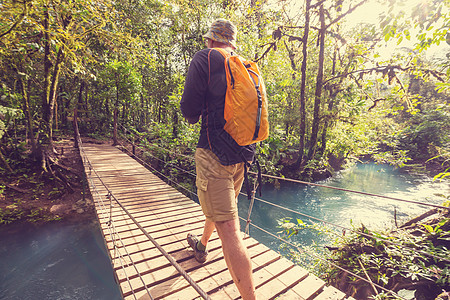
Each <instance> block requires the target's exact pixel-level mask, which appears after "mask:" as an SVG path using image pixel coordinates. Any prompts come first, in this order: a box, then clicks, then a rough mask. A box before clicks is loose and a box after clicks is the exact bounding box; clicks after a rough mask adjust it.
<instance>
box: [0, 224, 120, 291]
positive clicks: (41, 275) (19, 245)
mask: <svg viewBox="0 0 450 300" xmlns="http://www.w3.org/2000/svg"><path fill="white" fill-rule="evenodd" d="M0 299H8V300H9V299H11V300H13V299H18V300H19V299H20V300H26V299H33V300H35V299H58V300H62V299H67V300H68V299H71V300H77V299H80V300H81V299H83V300H86V299H96V300H97V299H98V300H102V299H105V300H107V299H108V300H114V299H121V295H120V291H119V288H118V286H117V284H116V282H115V280H114V277H113V270H112V267H111V263H110V261H109V258H108V256H107V254H106V248H105V245H104V242H103V238H102V236H101V233H100V229H99V225H98V223H96V222H91V223H89V222H88V223H83V224H76V225H74V224H68V223H62V222H55V223H50V224H45V225H43V226H39V227H34V226H30V225H26V226H23V225H20V226H13V227H10V226H8V227H6V228H3V227H1V228H0Z"/></svg>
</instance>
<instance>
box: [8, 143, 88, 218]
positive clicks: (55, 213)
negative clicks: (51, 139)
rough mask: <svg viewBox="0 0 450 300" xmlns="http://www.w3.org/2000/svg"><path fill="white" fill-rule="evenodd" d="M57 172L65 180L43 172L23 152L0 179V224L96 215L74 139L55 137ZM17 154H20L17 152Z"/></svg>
mask: <svg viewBox="0 0 450 300" xmlns="http://www.w3.org/2000/svg"><path fill="white" fill-rule="evenodd" d="M55 147H56V150H57V154H56V158H57V162H58V165H59V167H58V172H61V173H62V174H64V176H65V178H66V179H67V182H66V183H62V182H61V181H60V180H56V179H55V178H53V177H51V176H47V175H43V174H42V172H41V171H40V166H39V165H37V164H36V163H35V162H33V161H31V160H29V159H28V158H26V156H25V155H24V156H23V157H22V159H18V160H17V161H18V163H17V164H16V165H15V166H14V169H13V170H14V172H13V173H12V174H5V176H2V177H3V179H2V180H1V182H0V226H5V225H8V224H12V223H20V222H24V223H33V224H42V223H46V222H51V221H58V220H62V219H64V220H68V221H74V222H77V221H83V220H92V219H94V218H95V211H94V205H93V201H92V197H91V195H90V193H89V189H88V187H87V183H86V182H85V180H84V176H83V172H84V170H83V162H82V160H81V157H80V155H79V151H78V149H77V148H74V142H73V139H70V138H67V137H62V138H60V139H59V140H58V141H55ZM19 155H20V154H19Z"/></svg>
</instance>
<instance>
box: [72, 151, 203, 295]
mask: <svg viewBox="0 0 450 300" xmlns="http://www.w3.org/2000/svg"><path fill="white" fill-rule="evenodd" d="M79 146H80V149H82V146H81V144H80V143H79ZM87 161H88V162H89V166H90V167H92V165H91V163H90V161H89V160H87ZM92 170H93V171H94V173H95V175H96V176H97V179H98V180H99V181H100V182H101V183H102V185H103V186H104V188H105V189H106V190H107V191H108V193H109V195H110V196H111V197H112V198H113V199H114V200H115V201H116V203H117V204H118V205H119V206H120V207H121V208H122V210H123V211H124V212H125V213H126V214H127V215H128V217H129V218H130V219H131V220H132V221H133V222H134V224H135V225H136V226H137V227H138V228H139V229H140V230H141V231H142V233H143V234H144V235H145V236H146V237H147V238H148V239H149V240H150V241H151V242H152V243H153V244H154V245H155V247H156V248H157V249H158V250H159V251H160V252H161V254H162V255H163V256H164V257H165V258H166V259H167V260H168V261H169V262H170V263H171V265H172V266H173V267H175V269H176V270H177V271H178V272H179V273H180V274H181V275H182V276H183V277H184V278H185V279H186V281H187V282H188V283H189V284H190V285H191V286H192V287H193V288H194V289H195V290H196V291H197V293H199V295H200V296H201V297H202V298H204V299H209V300H210V299H211V298H210V297H209V296H208V294H207V293H206V292H205V291H203V289H202V288H201V287H200V286H199V285H198V284H197V283H196V282H195V281H194V280H193V279H192V278H191V277H190V276H189V275H188V274H187V273H186V271H185V270H184V269H183V268H182V267H181V266H180V265H179V264H178V263H177V262H176V261H175V260H174V259H173V258H172V257H171V256H170V255H169V254H168V253H167V252H166V251H165V250H164V248H162V247H161V246H160V245H159V244H158V242H157V241H156V240H155V239H154V238H153V237H152V236H151V235H150V234H149V233H148V232H147V231H146V230H145V229H144V228H143V227H142V226H141V225H140V224H139V222H138V221H137V220H136V219H135V218H134V217H133V216H132V215H131V213H130V212H129V211H128V210H127V209H126V208H125V207H124V206H123V205H122V203H120V201H119V200H118V199H117V198H116V196H114V194H113V193H112V192H111V190H110V189H109V188H108V186H107V185H106V184H105V182H104V181H103V180H102V179H101V177H100V176H99V174H98V173H97V171H96V170H95V169H94V168H93V167H92ZM130 259H131V258H130ZM131 261H132V262H133V260H132V259H131ZM133 265H134V263H133ZM138 274H139V277H141V275H140V273H139V272H138ZM141 279H142V277H141ZM143 284H144V287H145V288H146V289H147V286H146V284H145V282H143ZM132 290H133V289H132ZM147 291H148V290H147ZM133 293H134V292H133ZM148 293H149V295H150V292H149V291H148ZM150 297H151V295H150Z"/></svg>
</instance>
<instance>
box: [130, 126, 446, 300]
mask: <svg viewBox="0 0 450 300" xmlns="http://www.w3.org/2000/svg"><path fill="white" fill-rule="evenodd" d="M122 127H123V126H122ZM128 141H129V140H128ZM132 144H133V143H132ZM152 146H154V147H157V148H160V149H163V150H165V151H167V152H170V153H172V154H175V155H179V156H183V157H187V158H189V159H193V158H192V157H189V156H186V155H183V154H179V153H176V152H173V151H170V150H167V149H165V148H162V147H159V146H156V145H152ZM138 147H139V146H138ZM125 149H126V148H125ZM127 151H129V150H128V149H127ZM144 151H145V150H144ZM141 161H142V160H141ZM145 164H147V163H145ZM147 165H148V164H147ZM169 165H171V164H169ZM183 171H185V172H186V173H188V174H190V175H192V176H195V175H194V174H193V173H191V172H188V171H186V170H183ZM249 173H251V174H256V173H254V172H249ZM160 174H161V173H160ZM163 176H164V175H163ZM262 176H265V177H268V178H272V179H278V180H285V181H291V182H295V183H300V184H306V185H312V186H318V187H324V188H330V189H335V190H340V191H345V192H352V193H358V194H363V195H367V196H374V197H380V198H385V199H390V200H395V201H401V202H408V203H414V204H419V205H425V206H431V207H435V208H442V209H446V210H449V209H450V208H449V207H445V206H440V205H434V204H431V203H424V202H419V201H412V200H405V199H400V198H395V197H389V196H382V195H378V194H372V193H366V192H360V191H354V190H349V189H344V188H338V187H332V186H326V185H321V184H316V183H311V182H305V181H300V180H295V179H290V178H283V177H278V176H273V175H266V174H262ZM164 177H165V176H164ZM183 188H184V187H183ZM184 189H185V190H187V189H186V188H184ZM188 191H189V190H188ZM189 192H190V193H193V192H191V191H189ZM241 194H242V193H241ZM254 199H256V200H258V201H261V202H263V203H266V204H269V205H273V206H275V207H278V208H280V209H283V210H286V211H290V212H293V213H296V214H300V215H303V216H306V217H308V218H311V219H314V220H317V221H320V222H323V223H326V224H329V225H333V226H337V227H340V228H342V229H345V230H350V231H352V232H354V233H357V234H361V235H363V236H366V237H369V238H374V239H380V240H382V241H384V242H386V243H389V244H392V245H395V246H398V247H403V248H406V249H409V250H411V251H417V252H420V253H422V254H424V255H427V256H430V257H433V258H435V259H438V260H444V261H447V262H450V260H448V259H446V258H443V257H439V256H435V255H433V254H430V253H427V252H425V251H422V250H418V249H413V248H410V247H407V246H405V245H400V244H396V243H394V242H391V241H389V240H387V239H385V238H381V237H376V236H373V235H370V234H366V233H364V232H357V231H355V230H353V229H349V228H346V227H344V226H341V225H338V224H334V223H331V222H327V221H325V220H322V219H318V218H315V217H312V216H309V215H306V214H303V213H300V212H296V211H294V210H291V209H288V208H285V207H282V206H279V205H277V204H274V203H271V202H268V201H265V200H262V199H259V198H256V197H255V198H254ZM250 212H251V210H250V211H249V213H250ZM239 218H240V219H241V220H243V221H245V222H246V223H247V226H246V227H247V229H246V231H248V226H249V223H250V216H248V218H247V220H245V219H243V218H241V217H239ZM251 225H253V226H254V227H256V228H258V229H260V230H261V231H263V232H265V233H267V234H269V235H271V236H273V237H275V238H277V239H278V240H280V241H283V242H285V243H287V244H289V245H291V246H293V247H295V248H297V249H298V250H299V251H300V252H303V253H306V254H308V255H310V256H312V257H315V258H317V259H319V260H322V261H326V262H327V263H329V264H331V265H333V266H334V267H336V268H338V269H340V270H342V271H344V272H348V273H349V274H351V275H353V276H355V277H357V278H359V279H361V280H363V281H365V282H368V283H370V284H373V285H374V286H377V287H378V288H380V289H382V290H384V291H387V292H389V293H393V294H395V295H396V296H398V295H397V294H396V293H395V292H393V291H390V290H388V289H386V288H384V287H381V286H379V285H377V284H374V283H373V282H371V281H369V280H367V279H365V278H363V277H360V276H358V275H357V274H354V273H352V272H351V271H348V270H346V269H344V268H342V267H340V266H338V265H336V264H335V263H333V262H331V261H329V260H327V259H324V258H322V257H320V256H317V255H315V254H311V253H308V252H307V251H306V250H304V249H301V248H299V247H298V246H297V245H294V244H292V243H291V242H289V241H286V240H284V239H282V238H280V237H277V236H276V235H274V234H272V233H270V232H268V231H266V230H264V229H262V228H260V227H259V226H257V225H255V224H253V223H252V224H251ZM398 297H400V296H398ZM400 298H401V299H404V298H402V297H400Z"/></svg>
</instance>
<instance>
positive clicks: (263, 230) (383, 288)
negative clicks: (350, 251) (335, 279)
mask: <svg viewBox="0 0 450 300" xmlns="http://www.w3.org/2000/svg"><path fill="white" fill-rule="evenodd" d="M239 219H241V220H242V221H244V222H245V221H246V220H245V219H244V218H241V217H239ZM252 226H253V227H255V228H257V229H259V230H261V231H262V232H264V233H266V234H268V235H270V236H272V237H274V238H276V239H278V240H280V241H282V242H284V243H286V244H288V245H290V246H292V247H294V248H296V249H297V250H299V251H300V252H302V253H305V254H307V255H309V256H312V257H314V258H316V259H319V260H321V261H324V262H326V263H327V264H330V265H332V266H333V267H335V268H338V269H339V270H341V271H344V272H346V273H348V274H350V275H352V276H354V277H356V278H358V279H361V280H363V281H365V282H367V283H371V284H373V285H374V286H376V287H378V288H380V289H382V290H384V291H386V292H388V293H390V294H393V295H395V296H397V297H399V298H400V299H404V300H406V299H405V298H403V297H401V296H399V295H398V294H397V293H395V292H394V291H391V290H389V289H387V288H385V287H382V286H380V285H378V284H376V283H372V282H370V281H369V280H367V279H366V278H364V277H361V276H359V275H357V274H355V273H353V272H351V271H349V270H346V269H344V268H343V267H341V266H339V265H337V264H335V263H334V262H332V261H329V260H328V259H325V258H323V257H320V256H319V255H316V254H314V253H310V252H309V251H307V250H305V249H302V248H300V247H299V246H297V245H295V244H294V243H292V242H290V241H287V240H285V239H283V238H281V237H279V236H276V235H275V234H273V233H271V232H269V231H267V230H265V229H263V228H261V227H259V226H257V225H255V224H252Z"/></svg>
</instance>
